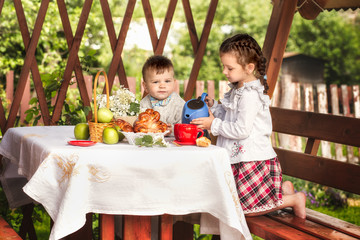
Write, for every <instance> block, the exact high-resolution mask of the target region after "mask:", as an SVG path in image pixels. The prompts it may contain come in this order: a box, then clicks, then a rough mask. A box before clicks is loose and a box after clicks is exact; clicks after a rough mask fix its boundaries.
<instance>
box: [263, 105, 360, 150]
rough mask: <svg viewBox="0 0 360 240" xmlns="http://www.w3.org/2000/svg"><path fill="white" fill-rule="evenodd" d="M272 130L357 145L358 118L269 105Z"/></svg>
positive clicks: (359, 132) (359, 133)
mask: <svg viewBox="0 0 360 240" xmlns="http://www.w3.org/2000/svg"><path fill="white" fill-rule="evenodd" d="M270 109H271V115H272V121H273V131H275V132H280V133H286V134H292V135H297V136H303V137H310V138H315V139H321V140H326V141H330V142H335V143H341V144H346V145H350V146H355V147H359V146H360V141H359V136H360V127H359V126H360V119H357V118H350V117H343V116H334V115H328V114H322V113H312V112H304V111H296V110H289V109H281V108H275V107H271V108H270Z"/></svg>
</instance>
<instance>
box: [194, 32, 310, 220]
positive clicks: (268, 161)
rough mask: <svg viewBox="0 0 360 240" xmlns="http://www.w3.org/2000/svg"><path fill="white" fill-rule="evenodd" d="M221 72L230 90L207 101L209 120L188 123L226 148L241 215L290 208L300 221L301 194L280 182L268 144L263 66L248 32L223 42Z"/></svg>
mask: <svg viewBox="0 0 360 240" xmlns="http://www.w3.org/2000/svg"><path fill="white" fill-rule="evenodd" d="M220 58H221V62H222V64H223V69H224V70H223V73H224V75H225V76H226V77H227V79H228V81H229V82H230V87H231V89H230V91H229V92H227V93H226V94H225V95H224V99H222V100H221V104H218V103H217V102H216V101H214V100H213V99H210V98H207V99H206V101H207V104H208V106H209V107H210V110H211V112H210V116H209V117H206V118H198V119H194V120H193V121H192V122H191V123H192V124H197V125H198V126H199V127H200V128H202V129H209V130H211V132H212V134H213V135H214V136H218V138H217V145H218V146H221V147H224V148H226V149H227V150H228V153H229V155H230V161H231V167H232V170H233V174H234V177H235V182H236V186H237V189H238V194H239V198H240V203H241V205H242V208H243V211H244V213H245V214H246V215H247V216H257V215H263V214H266V213H269V212H272V211H275V210H278V209H281V208H285V207H292V208H293V210H294V213H295V215H297V216H298V217H300V218H305V217H306V213H305V201H306V198H305V195H304V194H303V193H301V192H298V193H295V192H294V188H293V185H292V183H291V182H288V181H286V182H284V184H282V185H281V183H282V173H281V166H280V163H279V161H278V159H277V156H276V153H275V151H274V150H273V148H272V145H271V142H270V135H271V132H272V122H271V115H270V111H269V105H270V98H269V96H268V95H267V90H268V89H269V87H268V84H267V82H266V77H264V76H265V63H266V59H265V58H264V56H263V54H262V51H261V48H260V46H259V45H258V43H257V42H256V41H255V40H254V38H252V37H251V36H249V35H247V34H238V35H235V36H233V37H231V38H228V39H226V40H225V41H224V42H223V43H222V44H221V46H220Z"/></svg>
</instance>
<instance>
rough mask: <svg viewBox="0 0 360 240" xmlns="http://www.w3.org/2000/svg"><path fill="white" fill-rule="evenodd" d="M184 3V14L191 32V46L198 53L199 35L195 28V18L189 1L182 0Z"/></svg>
mask: <svg viewBox="0 0 360 240" xmlns="http://www.w3.org/2000/svg"><path fill="white" fill-rule="evenodd" d="M182 3H183V7H184V13H185V18H186V23H187V27H188V30H189V36H190V41H191V45H192V47H193V52H194V53H196V52H197V49H198V44H199V38H198V35H197V32H196V27H195V23H194V18H193V15H192V12H191V7H190V2H189V0H182Z"/></svg>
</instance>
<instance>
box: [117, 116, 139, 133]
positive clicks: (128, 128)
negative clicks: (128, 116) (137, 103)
mask: <svg viewBox="0 0 360 240" xmlns="http://www.w3.org/2000/svg"><path fill="white" fill-rule="evenodd" d="M115 124H116V125H118V126H119V127H120V129H121V130H122V131H124V132H133V131H134V129H133V127H132V126H131V124H130V123H128V122H127V121H125V120H122V119H116V121H115Z"/></svg>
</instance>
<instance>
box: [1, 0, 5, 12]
mask: <svg viewBox="0 0 360 240" xmlns="http://www.w3.org/2000/svg"><path fill="white" fill-rule="evenodd" d="M4 2H5V0H0V15H1V10H2V8H3V6H4Z"/></svg>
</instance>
